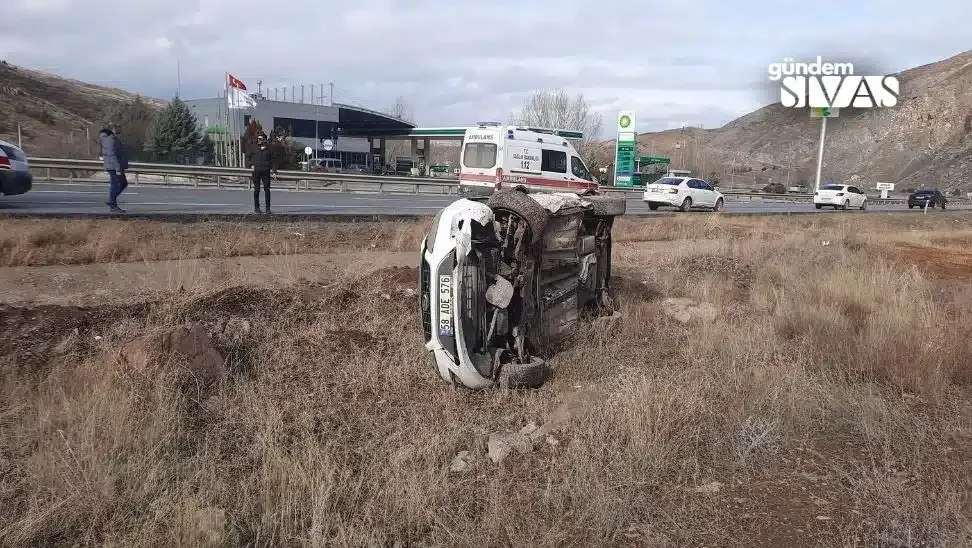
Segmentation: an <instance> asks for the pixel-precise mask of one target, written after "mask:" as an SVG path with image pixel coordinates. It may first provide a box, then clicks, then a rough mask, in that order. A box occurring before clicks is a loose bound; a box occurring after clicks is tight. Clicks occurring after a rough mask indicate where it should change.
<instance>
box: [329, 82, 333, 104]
mask: <svg viewBox="0 0 972 548" xmlns="http://www.w3.org/2000/svg"><path fill="white" fill-rule="evenodd" d="M328 85H329V86H331V103H330V104H331V106H332V107H333V106H334V82H331V83H330V84H328Z"/></svg>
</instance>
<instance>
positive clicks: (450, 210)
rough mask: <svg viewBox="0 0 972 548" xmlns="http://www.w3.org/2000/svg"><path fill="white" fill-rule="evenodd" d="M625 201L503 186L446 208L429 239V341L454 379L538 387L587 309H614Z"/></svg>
mask: <svg viewBox="0 0 972 548" xmlns="http://www.w3.org/2000/svg"><path fill="white" fill-rule="evenodd" d="M624 212H625V201H624V200H623V199H620V198H609V197H605V196H584V195H577V194H573V193H536V194H533V193H528V192H527V191H525V190H523V189H513V190H502V191H497V192H496V193H495V194H493V195H492V196H491V197H490V198H489V200H488V201H486V202H485V203H484V202H482V201H473V200H468V199H461V200H458V201H456V202H454V203H452V204H450V205H449V206H448V207H446V208H445V209H443V210H442V211H440V212H439V213H438V214H437V215H436V216H435V219H434V220H433V221H432V226H431V228H430V230H429V233H428V234H427V235H426V237H425V239H424V240H423V241H422V261H421V263H422V264H421V274H420V281H419V284H420V300H421V308H422V324H423V326H422V327H423V331H424V334H425V347H426V349H428V350H429V351H430V352H431V353H432V355H433V358H434V361H435V366H436V369H437V371H438V373H439V376H441V377H442V379H444V380H445V381H447V382H450V383H458V384H461V385H463V386H466V387H468V388H473V389H482V388H488V387H492V386H495V385H497V384H499V385H501V386H508V387H536V386H539V385H540V384H542V383H543V380H544V379H545V377H546V366H545V362H544V358H545V357H546V352H547V351H548V350H549V349H550V348H551V345H552V344H554V343H556V342H558V341H560V340H561V339H562V337H563V336H564V335H565V334H567V332H568V330H569V329H570V328H571V327H572V326H573V325H575V324H576V322H577V321H578V319H579V318H580V317H581V315H582V314H583V313H584V312H586V311H591V312H593V313H595V314H597V313H600V312H602V311H605V310H606V311H608V312H609V313H610V312H612V311H613V309H612V307H611V303H610V297H609V295H608V282H609V281H610V277H611V228H612V226H613V224H614V219H615V217H617V216H619V215H623V214H624Z"/></svg>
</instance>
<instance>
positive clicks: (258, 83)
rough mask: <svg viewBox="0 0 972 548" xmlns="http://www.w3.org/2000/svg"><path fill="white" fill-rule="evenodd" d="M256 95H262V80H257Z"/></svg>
mask: <svg viewBox="0 0 972 548" xmlns="http://www.w3.org/2000/svg"><path fill="white" fill-rule="evenodd" d="M257 95H263V80H257Z"/></svg>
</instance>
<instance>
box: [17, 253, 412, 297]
mask: <svg viewBox="0 0 972 548" xmlns="http://www.w3.org/2000/svg"><path fill="white" fill-rule="evenodd" d="M415 262H416V256H415V254H414V253H406V252H397V253H388V252H370V251H365V252H353V253H329V254H327V255H317V254H314V255H282V256H265V257H233V258H213V259H187V260H179V261H157V262H143V263H111V264H89V265H65V266H41V267H12V268H0V302H5V303H7V304H12V305H18V306H23V305H26V304H56V305H61V306H66V305H73V306H88V307H97V306H99V305H103V304H106V303H131V302H139V301H146V300H155V299H158V298H159V297H160V296H161V295H163V294H166V295H167V294H170V293H171V292H173V291H175V292H187V293H196V294H199V293H206V292H210V291H219V290H222V289H225V288H227V287H233V286H264V287H282V286H286V285H291V284H293V283H300V282H316V283H323V284H327V283H331V282H333V281H334V280H335V279H343V278H347V277H359V276H367V275H369V274H370V273H372V272H374V271H382V269H387V268H389V267H391V266H397V267H401V268H403V270H401V271H395V273H394V276H396V277H398V278H400V279H402V280H405V279H408V280H409V283H410V284H412V285H411V286H412V287H414V286H415V285H416V284H417V283H418V276H417V271H416V270H415V268H414V267H404V265H410V264H415ZM413 280H414V281H413ZM227 298H228V297H227Z"/></svg>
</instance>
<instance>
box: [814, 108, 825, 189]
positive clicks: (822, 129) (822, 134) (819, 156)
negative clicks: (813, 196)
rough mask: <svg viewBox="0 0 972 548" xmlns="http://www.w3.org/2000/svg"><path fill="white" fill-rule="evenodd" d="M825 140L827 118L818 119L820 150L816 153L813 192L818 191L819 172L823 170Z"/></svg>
mask: <svg viewBox="0 0 972 548" xmlns="http://www.w3.org/2000/svg"><path fill="white" fill-rule="evenodd" d="M826 138H827V117H826V116H824V117H822V118H820V149H819V150H818V151H817V179H816V182H815V183H814V187H813V191H814V192H816V191H818V190H820V171H821V169H822V168H823V152H824V139H826Z"/></svg>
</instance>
